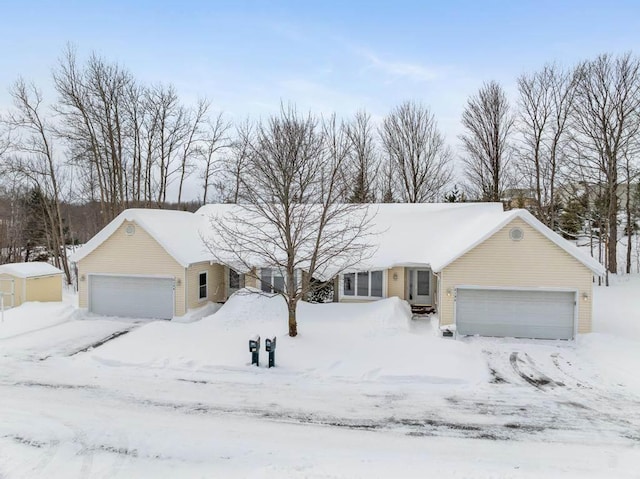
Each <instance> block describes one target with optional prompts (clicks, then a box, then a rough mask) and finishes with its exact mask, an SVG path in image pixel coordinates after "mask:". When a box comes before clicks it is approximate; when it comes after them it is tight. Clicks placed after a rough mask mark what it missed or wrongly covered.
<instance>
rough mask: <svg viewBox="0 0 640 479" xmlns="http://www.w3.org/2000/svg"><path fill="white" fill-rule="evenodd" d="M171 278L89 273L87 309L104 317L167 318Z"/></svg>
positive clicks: (172, 291) (171, 295) (170, 296)
mask: <svg viewBox="0 0 640 479" xmlns="http://www.w3.org/2000/svg"><path fill="white" fill-rule="evenodd" d="M173 298H174V282H173V278H153V277H143V276H111V275H90V276H89V311H91V312H92V313H95V314H101V315H104V316H122V317H130V318H149V319H171V318H172V317H173V309H174V307H173V303H174V301H173Z"/></svg>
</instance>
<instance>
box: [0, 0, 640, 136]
mask: <svg viewBox="0 0 640 479" xmlns="http://www.w3.org/2000/svg"><path fill="white" fill-rule="evenodd" d="M639 26H640V2H639V1H637V0H636V1H626V2H625V1H607V2H605V1H602V0H599V1H592V0H583V1H561V0H556V1H545V0H537V1H527V0H510V1H472V0H470V1H452V0H450V1H447V0H441V1H438V2H432V1H427V0H425V1H415V2H411V1H400V0H395V1H388V2H376V1H351V2H348V1H347V0H343V1H328V0H325V1H317V2H305V1H289V2H285V1H281V2H278V1H275V0H274V1H266V0H265V1H253V2H251V1H213V0H212V1H186V0H185V1H182V2H179V1H175V2H169V1H162V0H156V1H133V0H131V1H123V0H111V1H106V2H99V1H90V0H84V1H77V2H71V1H63V0H60V1H55V2H53V1H51V2H35V1H31V2H29V1H15V2H7V1H4V2H2V3H0V107H4V106H6V105H7V104H8V102H9V99H8V94H7V89H8V87H9V86H10V84H11V83H12V82H13V81H14V80H15V79H16V78H17V77H18V76H20V75H21V76H23V77H24V78H25V79H27V80H33V81H35V82H36V83H37V84H38V85H41V86H42V88H43V89H44V90H45V93H47V94H49V96H50V98H51V97H53V92H51V90H50V89H51V81H50V72H51V69H52V67H53V66H55V64H56V61H57V58H58V57H59V55H60V54H61V52H62V50H63V48H64V47H65V45H66V44H67V43H72V44H73V45H75V46H76V47H77V49H78V52H79V54H80V56H81V57H83V56H85V55H87V54H88V53H90V52H91V51H95V52H97V53H99V54H100V55H102V56H103V57H105V58H106V59H109V60H112V61H117V62H119V63H121V64H122V65H124V66H126V67H127V68H128V69H129V70H131V71H132V72H133V74H134V75H135V76H136V77H137V78H138V79H140V80H143V81H147V82H163V83H173V84H174V85H175V86H176V87H177V88H178V91H179V92H180V93H181V95H182V96H183V98H184V99H185V100H186V101H192V100H195V99H196V98H197V97H198V96H207V97H209V98H210V99H211V100H212V101H213V104H214V106H215V108H216V109H219V110H224V111H225V112H227V113H228V114H229V115H230V116H231V117H233V118H238V119H242V118H244V117H245V116H246V115H252V116H256V117H257V116H265V115H268V114H269V113H272V112H274V111H276V110H277V108H278V105H279V103H280V101H281V100H284V101H286V102H294V103H296V104H297V106H298V107H299V109H302V110H312V111H314V112H318V113H327V112H333V111H336V112H337V113H339V114H345V115H348V114H352V113H353V112H355V111H356V110H358V109H362V108H364V109H366V110H368V111H369V112H370V113H371V114H372V115H373V116H374V117H381V116H383V115H385V114H386V113H387V112H388V111H389V110H390V109H391V108H392V107H393V106H395V105H397V104H398V103H400V102H401V101H403V100H405V99H414V100H419V101H421V102H423V103H424V104H425V105H428V106H429V107H431V109H432V111H433V112H434V114H435V115H436V118H437V120H438V122H439V124H440V127H441V129H442V130H443V131H444V133H445V134H446V135H447V138H448V141H449V142H450V143H451V144H452V145H453V146H454V147H455V146H456V145H457V143H458V141H457V138H456V137H457V135H458V134H459V133H460V126H459V123H460V115H461V113H462V110H463V108H464V104H465V101H466V99H467V97H468V96H469V95H470V94H472V93H474V92H475V91H476V90H477V89H478V88H479V87H480V86H481V85H482V83H483V82H485V81H488V80H498V81H500V82H501V83H502V84H503V85H504V87H505V88H506V89H507V91H508V92H510V93H511V94H513V91H514V84H515V79H516V77H517V76H518V75H519V74H521V73H523V72H525V71H532V70H535V69H538V68H539V67H541V66H542V65H543V64H544V63H545V62H549V61H556V62H559V63H561V64H565V65H571V64H573V63H575V62H576V61H578V60H581V59H585V58H590V57H594V56H596V55H597V54H599V53H604V52H610V53H623V52H626V51H630V50H632V51H636V52H640V48H638V47H639V45H638V44H639V42H640V28H638V27H639Z"/></svg>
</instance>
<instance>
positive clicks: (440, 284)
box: [432, 270, 442, 329]
mask: <svg viewBox="0 0 640 479" xmlns="http://www.w3.org/2000/svg"><path fill="white" fill-rule="evenodd" d="M432 271H433V270H432ZM433 275H434V276H435V277H436V278H437V279H438V286H437V287H438V308H437V310H436V311H437V313H438V329H440V327H441V321H442V319H441V314H440V311H441V310H442V271H439V272H436V271H433Z"/></svg>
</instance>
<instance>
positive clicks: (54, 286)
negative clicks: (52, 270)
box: [25, 274, 62, 301]
mask: <svg viewBox="0 0 640 479" xmlns="http://www.w3.org/2000/svg"><path fill="white" fill-rule="evenodd" d="M26 287H27V291H26V294H25V301H62V276H61V275H59V274H57V275H55V276H40V277H36V278H27V280H26Z"/></svg>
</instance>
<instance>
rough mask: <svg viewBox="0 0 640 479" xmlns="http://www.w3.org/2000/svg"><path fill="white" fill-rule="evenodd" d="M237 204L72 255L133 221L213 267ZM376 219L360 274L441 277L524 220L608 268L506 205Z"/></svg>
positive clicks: (175, 251)
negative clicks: (223, 227)
mask: <svg viewBox="0 0 640 479" xmlns="http://www.w3.org/2000/svg"><path fill="white" fill-rule="evenodd" d="M240 208H241V207H240V206H238V205H232V204H211V205H204V206H202V207H201V208H200V209H198V211H196V212H195V213H189V212H185V211H174V210H153V209H129V210H125V211H124V212H122V213H121V214H120V215H118V217H116V218H115V219H114V220H113V221H112V222H111V223H109V224H108V225H107V226H106V227H105V228H104V229H102V231H100V232H99V233H98V234H97V235H96V236H94V237H93V238H92V239H91V240H90V241H89V242H87V243H86V244H85V245H84V246H83V247H82V248H81V249H80V250H78V251H77V252H76V253H75V254H74V255H72V260H73V261H79V260H80V259H82V258H84V257H85V256H87V255H88V254H89V253H91V252H92V251H93V250H95V249H96V248H97V247H98V246H99V245H100V244H102V243H103V242H104V241H105V240H106V239H107V238H109V237H110V236H111V235H112V234H113V233H114V232H115V231H116V230H117V229H118V227H119V226H120V225H121V224H122V223H123V222H124V221H134V222H136V223H137V224H138V225H140V226H141V227H142V228H144V229H145V231H147V233H149V234H150V235H151V236H152V237H153V238H155V239H156V241H158V243H159V244H160V245H162V246H163V247H164V249H165V250H166V251H167V252H168V253H169V254H170V255H171V256H173V257H174V258H175V259H176V261H178V263H180V264H181V265H183V266H185V267H186V266H188V265H189V264H193V263H198V262H201V261H212V260H213V255H212V254H211V252H210V251H208V249H207V248H206V246H205V244H204V242H203V239H202V238H203V237H208V236H210V235H211V234H212V233H211V225H210V219H211V218H212V217H213V218H218V219H224V217H225V215H226V214H227V213H231V212H237V211H239V210H240ZM367 208H368V210H369V214H371V215H372V216H373V221H372V230H373V232H374V233H375V235H374V236H373V238H372V243H374V246H375V252H374V253H373V254H372V255H371V256H370V257H369V258H368V259H367V260H366V264H365V263H362V264H360V265H358V269H360V270H369V269H374V268H380V269H387V268H391V267H394V266H429V267H431V269H433V270H434V271H436V272H438V271H441V270H442V269H443V268H444V267H446V266H447V265H449V264H451V263H452V262H453V261H455V260H456V259H458V258H459V257H460V256H462V255H463V254H465V253H466V252H468V251H470V250H471V249H473V248H475V247H476V246H477V245H479V244H480V243H482V242H483V241H485V240H486V239H487V238H489V237H490V236H491V235H493V234H494V233H496V232H497V231H498V230H500V229H501V228H503V227H504V226H505V225H506V224H508V223H509V222H511V221H512V220H513V219H515V218H521V219H522V220H523V221H525V222H526V223H528V224H529V225H530V226H531V227H532V228H534V229H536V230H537V231H538V232H540V233H541V234H542V235H544V236H545V237H546V238H548V239H549V240H550V241H551V242H553V243H555V244H556V245H557V246H558V247H560V248H562V249H563V250H565V251H566V252H567V253H569V254H570V255H571V256H573V257H574V258H576V259H577V260H578V261H580V262H581V263H582V264H584V265H585V266H586V267H587V268H589V269H590V270H591V271H593V272H594V273H596V274H599V275H600V274H604V268H603V266H602V265H601V264H600V263H599V262H598V261H596V260H595V259H594V258H592V257H590V256H589V255H587V254H585V253H584V252H582V251H581V250H580V249H578V248H577V247H576V246H575V245H573V244H572V243H570V242H569V241H567V240H565V239H564V238H562V237H561V236H560V235H558V234H557V233H554V232H553V231H551V230H550V229H549V228H547V227H546V226H544V225H543V224H542V223H541V222H540V221H538V220H537V219H536V218H535V217H534V216H533V215H532V214H531V213H529V212H528V211H526V210H523V209H516V210H510V211H503V207H502V204H501V203H418V204H407V203H390V204H375V205H367Z"/></svg>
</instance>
